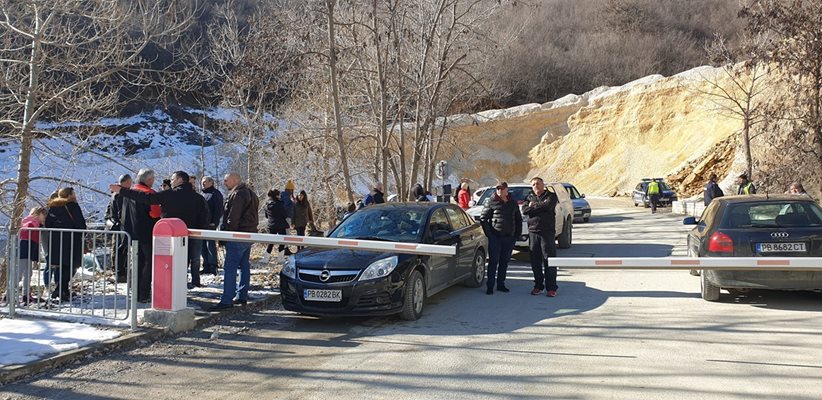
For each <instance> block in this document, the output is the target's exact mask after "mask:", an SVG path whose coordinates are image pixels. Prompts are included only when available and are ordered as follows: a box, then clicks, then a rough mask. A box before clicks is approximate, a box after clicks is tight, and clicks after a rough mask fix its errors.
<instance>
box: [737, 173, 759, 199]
mask: <svg viewBox="0 0 822 400" xmlns="http://www.w3.org/2000/svg"><path fill="white" fill-rule="evenodd" d="M736 184H737V185H739V189H738V190H737V192H736V194H738V195H749V194H756V186H754V184H753V183H751V181H749V180H748V175H747V174H742V175H739V177H737V178H736Z"/></svg>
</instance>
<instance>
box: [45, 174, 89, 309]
mask: <svg viewBox="0 0 822 400" xmlns="http://www.w3.org/2000/svg"><path fill="white" fill-rule="evenodd" d="M45 225H46V228H61V229H77V230H85V229H86V217H84V216H83V210H81V209H80V205H79V204H77V195H76V194H75V193H74V189H72V188H63V189H60V191H59V194H58V197H57V198H56V199H53V200H50V201H49V203H48V214H47V215H46V221H45ZM49 246H50V247H51V249H49V259H48V261H47V262H48V264H49V265H51V271H52V272H53V274H54V276H53V279H54V282H55V283H57V287H56V288H55V289H54V292H52V294H51V297H52V298H59V299H60V300H61V301H66V300H69V299H70V298H71V297H70V294H71V292H70V290H71V288H70V287H69V281H70V280H71V277H72V276H74V272H75V271H77V268H79V267H80V265H81V264H82V262H83V234H82V233H79V232H59V233H56V234H52V237H51V240H50V241H49Z"/></svg>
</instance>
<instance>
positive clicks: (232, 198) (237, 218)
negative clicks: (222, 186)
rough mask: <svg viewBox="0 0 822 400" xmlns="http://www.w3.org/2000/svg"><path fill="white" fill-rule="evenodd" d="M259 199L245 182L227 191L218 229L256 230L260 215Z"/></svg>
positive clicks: (235, 230)
mask: <svg viewBox="0 0 822 400" xmlns="http://www.w3.org/2000/svg"><path fill="white" fill-rule="evenodd" d="M259 210H260V199H258V198H257V195H256V194H255V193H254V191H252V190H251V188H249V187H248V186H246V184H245V183H241V184H239V185H237V186H236V187H235V188H234V189H232V190H231V192H229V193H228V198H226V200H225V208H224V211H223V225H222V227H221V228H220V230H224V231H234V232H257V225H259V223H260V222H259V221H260V217H259V214H258V213H259Z"/></svg>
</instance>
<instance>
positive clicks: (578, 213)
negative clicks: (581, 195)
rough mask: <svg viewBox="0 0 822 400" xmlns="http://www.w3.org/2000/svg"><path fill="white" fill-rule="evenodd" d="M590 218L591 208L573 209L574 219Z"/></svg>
mask: <svg viewBox="0 0 822 400" xmlns="http://www.w3.org/2000/svg"><path fill="white" fill-rule="evenodd" d="M585 218H591V209H590V208H579V209H575V210H574V219H575V220H577V219H585Z"/></svg>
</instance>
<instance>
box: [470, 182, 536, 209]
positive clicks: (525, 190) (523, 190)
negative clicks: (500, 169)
mask: <svg viewBox="0 0 822 400" xmlns="http://www.w3.org/2000/svg"><path fill="white" fill-rule="evenodd" d="M494 193H496V190H495V189H494V188H489V189H488V190H486V191H485V192H484V193H483V194H482V197H480V199H479V201H478V202H477V205H478V206H485V205H486V204H488V202H489V201H490V200H491V196H493V195H494ZM531 193H534V191H533V190H531V187H530V186H515V187H509V188H508V194H510V195H511V197H513V198H514V200H516V201H517V202H521V201H525V199H526V198H527V197H528V195H530V194H531Z"/></svg>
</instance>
